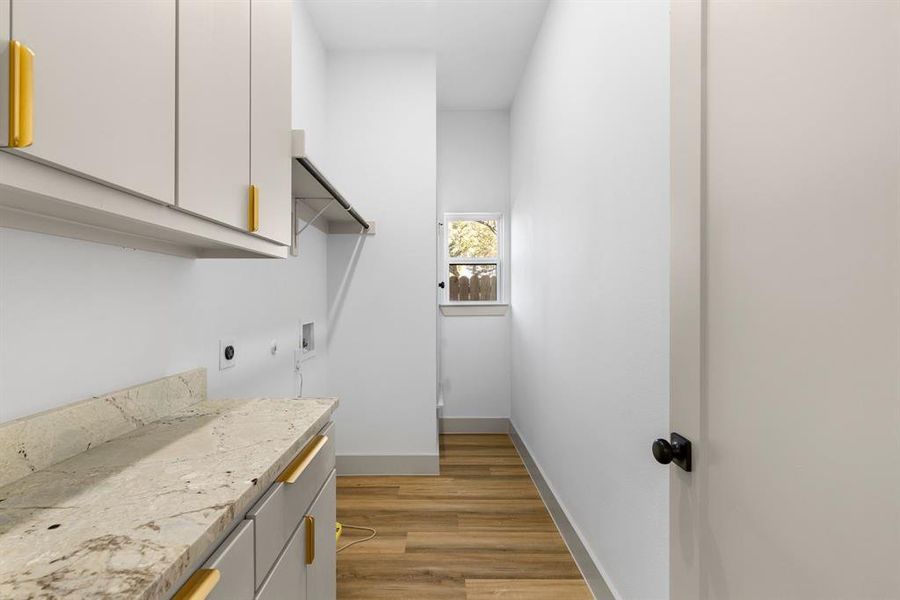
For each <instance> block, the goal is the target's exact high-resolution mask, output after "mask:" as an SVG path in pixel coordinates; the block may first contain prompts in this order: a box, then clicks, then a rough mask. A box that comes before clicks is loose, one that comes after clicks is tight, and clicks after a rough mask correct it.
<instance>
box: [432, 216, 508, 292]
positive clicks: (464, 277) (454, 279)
mask: <svg viewBox="0 0 900 600" xmlns="http://www.w3.org/2000/svg"><path fill="white" fill-rule="evenodd" d="M502 257H503V215H501V214H498V213H484V214H482V213H478V214H475V213H454V214H446V215H444V274H443V276H444V279H445V286H444V294H445V302H446V303H448V304H453V303H473V302H479V303H498V302H500V301H501V300H502V298H501V296H502V295H503V285H502V283H501V282H502V279H501V274H502V267H503V265H502V261H503V258H502Z"/></svg>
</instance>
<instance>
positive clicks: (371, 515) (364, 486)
mask: <svg viewBox="0 0 900 600" xmlns="http://www.w3.org/2000/svg"><path fill="white" fill-rule="evenodd" d="M337 488H338V500H337V512H338V521H341V522H342V523H348V524H351V525H364V526H368V527H374V528H376V529H377V530H378V537H376V538H375V539H374V540H371V541H368V542H365V543H362V544H357V545H355V546H353V547H351V548H348V549H347V550H344V551H343V552H341V553H340V554H338V567H337V579H338V599H339V600H358V599H366V600H378V599H391V600H400V599H408V600H412V599H415V600H430V599H432V598H434V599H436V600H438V599H439V600H444V599H448V600H450V599H452V600H487V599H507V600H513V599H515V600H543V599H552V600H581V599H590V598H592V596H591V593H590V591H588V588H587V586H586V585H585V583H584V580H583V579H582V578H581V574H580V573H579V572H578V568H577V567H576V566H575V562H574V561H573V560H572V557H571V555H570V554H569V551H568V550H567V549H566V546H565V544H564V543H563V540H562V538H561V537H560V535H559V532H558V531H557V529H556V526H555V525H554V524H553V521H552V520H551V519H550V514H549V513H548V512H547V509H546V507H545V506H544V503H543V502H542V501H541V498H540V496H539V495H538V492H537V489H536V488H535V487H534V484H533V483H532V481H531V479H530V478H529V476H528V472H527V471H526V470H525V466H524V465H523V464H522V459H521V458H519V455H518V453H517V452H516V449H515V447H514V446H513V444H512V442H511V440H510V439H509V436H507V435H444V436H441V474H440V476H438V477H339V478H338V480H337ZM364 535H365V533H363V532H355V531H353V532H351V531H347V530H345V532H344V536H343V537H342V538H341V541H340V542H339V543H340V544H341V545H343V544H344V543H346V542H347V541H350V540H353V539H357V538H359V537H362V536H364Z"/></svg>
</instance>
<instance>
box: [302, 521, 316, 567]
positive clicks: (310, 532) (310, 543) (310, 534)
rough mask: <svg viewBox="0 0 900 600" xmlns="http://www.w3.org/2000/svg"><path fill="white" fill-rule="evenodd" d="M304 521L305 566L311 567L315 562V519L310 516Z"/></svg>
mask: <svg viewBox="0 0 900 600" xmlns="http://www.w3.org/2000/svg"><path fill="white" fill-rule="evenodd" d="M303 518H304V519H306V564H308V565H311V564H313V561H314V560H316V519H315V517H313V516H311V515H306V516H305V517H303Z"/></svg>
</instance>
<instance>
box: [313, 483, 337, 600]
mask: <svg viewBox="0 0 900 600" xmlns="http://www.w3.org/2000/svg"><path fill="white" fill-rule="evenodd" d="M309 515H310V516H311V517H312V518H313V521H312V522H313V523H315V531H314V532H313V539H314V556H313V557H312V561H310V560H309V559H310V557H307V562H308V563H309V564H307V565H306V596H305V597H306V598H307V599H308V600H335V597H336V596H337V579H336V573H337V548H336V547H335V546H336V540H335V536H334V524H335V521H336V519H337V486H336V485H335V473H334V471H332V473H331V477H329V478H328V481H327V482H325V485H324V486H323V487H322V491H320V492H319V496H318V497H317V498H316V500H315V501H314V502H313V503H312V506H311V507H310V508H309Z"/></svg>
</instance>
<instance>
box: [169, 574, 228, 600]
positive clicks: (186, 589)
mask: <svg viewBox="0 0 900 600" xmlns="http://www.w3.org/2000/svg"><path fill="white" fill-rule="evenodd" d="M219 577H220V575H219V570H218V569H197V571H196V572H195V573H194V574H193V575H191V578H190V579H188V580H187V582H186V583H185V584H184V585H183V586H181V589H180V590H178V593H177V594H175V595H174V596H172V600H203V599H204V598H206V597H207V596H209V593H210V592H211V591H213V588H214V587H216V584H217V583H219Z"/></svg>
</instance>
